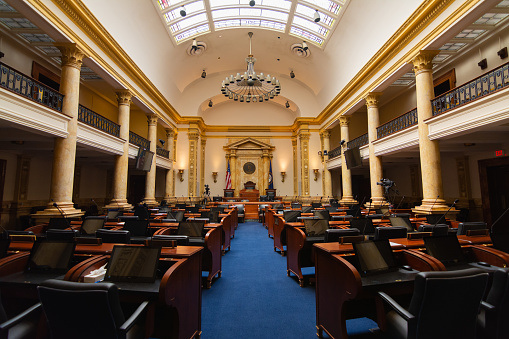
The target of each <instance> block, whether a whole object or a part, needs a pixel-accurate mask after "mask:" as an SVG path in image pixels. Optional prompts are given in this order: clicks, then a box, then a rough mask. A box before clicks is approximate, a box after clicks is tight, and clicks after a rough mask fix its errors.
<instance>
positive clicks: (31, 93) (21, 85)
mask: <svg viewBox="0 0 509 339" xmlns="http://www.w3.org/2000/svg"><path fill="white" fill-rule="evenodd" d="M0 86H2V87H3V88H6V89H8V90H9V91H12V92H15V93H17V94H19V95H22V96H24V97H25V98H27V99H29V100H32V101H35V102H37V103H39V104H41V105H44V106H46V107H49V108H51V109H54V110H56V111H58V112H62V101H63V99H64V95H63V94H62V93H59V92H58V91H55V90H54V89H52V88H51V87H48V86H46V85H44V84H42V83H40V82H39V81H37V80H35V79H33V78H31V77H29V76H27V75H25V74H23V73H21V72H19V71H17V70H15V69H14V68H12V67H10V66H7V65H6V64H3V63H0Z"/></svg>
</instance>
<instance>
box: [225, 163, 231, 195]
mask: <svg viewBox="0 0 509 339" xmlns="http://www.w3.org/2000/svg"><path fill="white" fill-rule="evenodd" d="M226 189H227V190H231V189H232V174H231V172H230V162H229V161H228V170H227V171H226Z"/></svg>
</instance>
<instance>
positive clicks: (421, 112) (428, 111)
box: [412, 51, 448, 213]
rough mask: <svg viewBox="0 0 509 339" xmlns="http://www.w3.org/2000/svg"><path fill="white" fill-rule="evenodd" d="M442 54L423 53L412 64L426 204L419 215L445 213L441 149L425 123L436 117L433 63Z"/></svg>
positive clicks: (424, 203)
mask: <svg viewBox="0 0 509 339" xmlns="http://www.w3.org/2000/svg"><path fill="white" fill-rule="evenodd" d="M437 54H438V51H420V52H419V54H418V55H417V56H416V57H415V58H414V59H413V60H412V63H413V65H414V67H413V70H414V73H415V91H416V96H417V114H418V117H417V119H418V129H419V155H420V162H421V175H422V196H423V199H422V204H421V206H417V207H415V209H414V210H415V211H416V212H421V213H422V212H426V213H433V212H434V211H437V212H438V213H441V211H443V210H444V209H447V208H448V207H447V206H446V205H445V200H444V199H443V198H444V193H443V188H442V170H441V167H440V147H439V144H438V140H430V139H429V138H428V134H429V131H428V125H427V124H426V122H425V120H426V119H429V118H431V117H432V116H433V113H432V112H433V111H432V107H431V99H433V98H434V90H433V70H432V68H433V63H432V60H433V58H434V57H435V55H437Z"/></svg>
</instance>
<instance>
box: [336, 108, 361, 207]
mask: <svg viewBox="0 0 509 339" xmlns="http://www.w3.org/2000/svg"><path fill="white" fill-rule="evenodd" d="M349 122H350V117H345V116H343V117H340V118H339V124H340V126H341V127H340V128H341V141H343V140H344V142H343V145H341V178H342V179H341V186H342V197H341V200H340V201H339V202H340V203H341V204H342V205H355V204H357V200H355V199H354V198H353V193H352V173H351V172H350V170H349V169H348V168H347V167H346V158H345V151H346V148H347V146H346V145H347V143H348V142H349V141H350V132H349V129H348V124H349Z"/></svg>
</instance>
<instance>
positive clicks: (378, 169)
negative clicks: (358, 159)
mask: <svg viewBox="0 0 509 339" xmlns="http://www.w3.org/2000/svg"><path fill="white" fill-rule="evenodd" d="M380 95H382V93H377V92H371V93H369V94H368V96H367V97H366V106H367V108H368V140H369V181H370V186H371V204H369V203H367V204H366V207H368V205H370V207H371V208H378V207H380V206H381V205H383V204H384V203H385V198H384V191H383V187H382V186H380V185H377V184H376V183H377V182H379V181H380V179H382V178H383V173H382V158H381V157H377V156H376V155H375V145H373V141H375V140H376V139H377V135H376V128H377V127H378V126H379V125H380V118H379V114H378V97H379V96H380Z"/></svg>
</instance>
